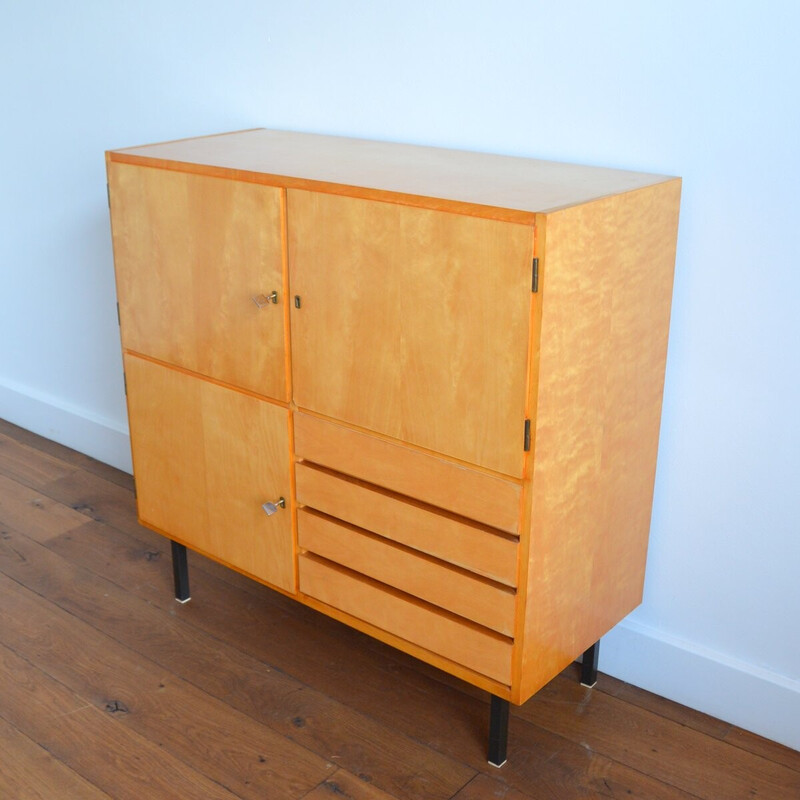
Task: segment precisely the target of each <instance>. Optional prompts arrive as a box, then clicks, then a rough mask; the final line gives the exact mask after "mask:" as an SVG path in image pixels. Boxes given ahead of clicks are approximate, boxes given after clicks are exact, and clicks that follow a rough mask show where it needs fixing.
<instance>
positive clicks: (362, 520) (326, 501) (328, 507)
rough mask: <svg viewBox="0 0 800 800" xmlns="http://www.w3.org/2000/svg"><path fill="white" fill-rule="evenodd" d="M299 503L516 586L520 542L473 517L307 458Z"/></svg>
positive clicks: (301, 468)
mask: <svg viewBox="0 0 800 800" xmlns="http://www.w3.org/2000/svg"><path fill="white" fill-rule="evenodd" d="M295 475H296V480H297V502H298V503H299V504H300V505H306V506H309V507H311V508H314V509H316V510H317V511H321V512H323V513H325V514H329V515H330V516H332V517H337V518H338V519H341V520H344V521H345V522H349V523H351V524H352V525H355V526H357V527H359V528H364V529H366V530H368V531H372V532H373V533H377V534H379V535H380V536H384V537H386V538H388V539H392V540H394V541H396V542H399V543H400V544H403V545H407V546H408V547H411V548H414V549H415V550H418V551H420V552H422V553H427V554H428V555H431V556H435V557H437V558H440V559H443V560H444V561H447V562H449V563H451V564H455V565H456V566H459V567H463V568H464V569H467V570H470V571H471V572H474V573H476V574H478V575H482V576H484V577H486V578H491V579H492V580H495V581H499V582H500V583H503V584H505V585H506V586H512V587H513V586H515V585H516V579H517V542H516V541H515V540H514V539H512V538H511V537H509V536H502V535H500V534H498V533H496V532H495V531H492V530H491V529H489V530H487V529H485V528H482V527H480V526H477V525H473V524H470V522H469V520H466V519H464V518H462V517H456V516H453V515H449V514H443V513H441V512H439V511H437V510H436V509H433V508H431V507H427V506H424V505H422V504H421V503H419V502H414V501H412V500H411V499H410V498H403V497H401V496H398V495H394V494H390V493H388V492H382V491H380V490H378V489H377V487H375V486H373V485H371V484H367V483H364V482H362V481H357V480H354V479H349V480H348V479H345V478H344V477H343V476H341V475H340V474H338V473H333V472H330V471H328V470H324V469H320V468H318V467H313V466H311V465H309V464H308V463H307V462H301V463H299V464H297V466H296V467H295Z"/></svg>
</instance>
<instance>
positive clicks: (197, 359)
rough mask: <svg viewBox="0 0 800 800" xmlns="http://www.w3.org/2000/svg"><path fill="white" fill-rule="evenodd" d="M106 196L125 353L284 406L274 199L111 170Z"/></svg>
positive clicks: (145, 171)
mask: <svg viewBox="0 0 800 800" xmlns="http://www.w3.org/2000/svg"><path fill="white" fill-rule="evenodd" d="M109 196H110V202H111V218H112V231H113V239H114V261H115V265H116V273H117V292H118V295H119V299H120V325H121V331H122V344H123V347H124V348H126V349H128V350H133V351H135V352H138V353H145V354H147V355H150V356H153V357H154V358H158V359H160V360H162V361H166V362H169V363H171V364H177V365H178V366H181V367H185V368H186V369H190V370H192V371H194V372H199V373H201V374H203V375H208V376H210V377H213V378H216V379H218V380H220V381H224V382H225V383H229V384H233V385H235V386H241V387H243V388H246V389H250V390H251V391H254V392H257V393H259V394H262V395H265V396H267V397H273V398H275V399H278V400H283V401H285V400H288V396H287V387H286V371H285V358H284V329H285V325H284V308H285V305H284V303H285V298H284V297H283V296H282V295H283V256H282V245H281V210H280V190H279V189H276V188H275V187H271V186H261V185H258V184H253V183H245V182H241V181H234V180H228V179H225V180H223V179H221V178H213V177H208V176H204V175H192V174H188V173H183V172H175V171H171V170H164V169H155V168H152V167H141V166H136V165H131V164H122V163H113V162H112V163H111V164H110V165H109ZM273 292H275V294H274V295H273V294H272V293H273ZM270 297H272V298H274V300H275V301H276V302H272V301H271V299H270ZM253 298H256V299H258V300H259V303H260V307H259V305H258V304H257V303H256V302H254V300H253Z"/></svg>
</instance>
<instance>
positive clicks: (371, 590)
mask: <svg viewBox="0 0 800 800" xmlns="http://www.w3.org/2000/svg"><path fill="white" fill-rule="evenodd" d="M300 591H301V592H303V593H304V594H308V595H309V596H311V597H314V598H316V599H317V600H320V601H321V602H323V603H325V604H327V605H329V606H332V607H333V608H337V609H340V610H342V611H344V612H345V613H347V614H352V615H353V616H355V617H358V618H359V619H363V620H364V621H365V622H369V623H371V624H373V625H377V626H378V627H380V628H383V629H384V630H386V631H389V632H390V633H392V634H394V635H395V636H399V637H400V638H403V639H408V640H409V641H411V642H413V643H414V644H418V645H420V646H421V647H425V648H428V649H429V650H431V651H433V652H435V653H438V654H440V655H442V656H444V657H445V658H450V659H452V660H453V661H455V662H457V663H459V664H463V665H464V666H466V667H469V668H470V669H473V670H475V671H476V672H479V673H481V674H483V675H486V676H488V677H489V678H492V679H494V680H497V681H499V682H501V683H505V684H508V683H510V678H511V641H510V640H508V639H505V638H503V637H501V636H498V635H497V634H491V633H490V632H489V631H484V630H481V629H479V628H478V627H477V626H473V625H469V624H467V623H466V622H462V621H460V620H459V619H458V618H456V617H453V616H450V615H447V614H444V613H439V612H437V611H436V610H435V609H434V608H433V607H432V606H427V605H425V604H422V603H416V602H414V601H413V598H411V597H409V596H408V595H403V594H401V593H400V592H395V591H393V590H391V589H390V588H389V587H387V586H385V585H383V584H377V583H375V582H373V581H370V580H367V579H365V578H362V577H360V576H358V575H356V573H354V572H349V571H346V570H342V569H338V568H336V567H335V566H334V565H332V564H330V563H329V562H325V561H322V560H319V559H316V558H314V557H312V556H309V555H305V554H304V555H301V556H300Z"/></svg>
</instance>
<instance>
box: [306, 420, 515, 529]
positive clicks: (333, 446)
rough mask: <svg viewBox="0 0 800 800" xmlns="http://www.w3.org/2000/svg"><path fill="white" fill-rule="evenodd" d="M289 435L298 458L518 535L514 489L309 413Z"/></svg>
mask: <svg viewBox="0 0 800 800" xmlns="http://www.w3.org/2000/svg"><path fill="white" fill-rule="evenodd" d="M294 435H295V452H296V454H297V456H298V458H302V459H307V460H308V461H311V462H313V463H315V464H320V465H322V466H324V467H329V468H330V469H334V470H336V471H337V472H342V473H344V474H345V475H351V476H353V477H354V478H360V479H361V480H364V481H367V482H368V483H372V484H374V485H376V486H380V487H382V488H384V489H389V490H390V491H393V492H398V493H399V494H403V495H406V496H408V497H412V498H416V499H418V500H421V501H423V502H425V503H429V504H430V505H433V506H437V507H438V508H442V509H446V510H447V511H452V512H454V513H456V514H459V515H461V516H464V517H467V518H469V519H472V520H476V521H478V522H482V523H485V524H486V525H490V526H492V527H494V528H498V529H500V530H501V531H506V532H508V533H512V534H518V532H519V513H520V495H521V493H522V490H521V488H520V486H519V484H516V483H513V482H512V481H508V480H504V479H503V478H500V477H497V476H495V475H487V474H485V473H482V472H480V471H478V470H476V469H470V468H469V467H466V466H465V465H463V464H458V463H454V462H452V461H448V460H446V459H444V458H441V457H439V456H436V455H434V454H432V453H425V452H422V451H420V450H416V449H414V448H411V447H404V446H403V445H401V444H398V443H396V442H392V441H387V440H385V439H381V438H379V437H376V436H370V435H368V434H365V433H363V432H361V431H356V430H352V429H350V428H346V427H344V426H343V425H337V424H335V423H332V422H328V421H327V420H323V419H320V418H318V417H314V416H311V415H310V414H302V413H297V414H295V415H294ZM367 527H368V526H367Z"/></svg>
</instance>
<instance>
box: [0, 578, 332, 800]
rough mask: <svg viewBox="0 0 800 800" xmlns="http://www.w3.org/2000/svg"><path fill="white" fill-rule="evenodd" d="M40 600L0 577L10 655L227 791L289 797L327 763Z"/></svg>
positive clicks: (254, 797)
mask: <svg viewBox="0 0 800 800" xmlns="http://www.w3.org/2000/svg"><path fill="white" fill-rule="evenodd" d="M48 605H49V604H48V602H47V601H45V600H43V599H41V598H39V597H38V596H36V595H34V594H33V593H32V592H30V591H28V590H27V589H23V588H20V587H19V586H18V584H16V583H15V582H13V581H11V580H10V579H9V578H6V577H5V576H2V575H0V621H2V627H3V631H4V640H5V642H6V643H7V644H8V645H9V646H11V647H12V648H13V649H14V651H15V653H17V654H18V655H21V656H23V657H24V658H26V659H27V660H28V661H31V662H35V663H36V664H37V665H38V666H39V667H40V668H41V669H43V670H45V671H46V672H47V674H48V675H50V676H51V677H52V678H54V679H55V680H57V681H58V682H59V683H61V684H62V685H64V686H66V687H68V688H70V689H71V690H72V691H75V692H76V693H78V694H79V695H80V696H82V697H85V698H87V700H88V701H89V702H90V703H91V705H92V707H93V708H94V709H96V710H99V711H101V712H104V713H106V714H107V715H108V716H109V717H110V718H113V719H114V721H115V722H116V723H117V724H118V725H120V726H123V727H125V728H129V729H131V730H132V731H135V732H136V733H137V734H139V735H140V736H142V737H143V738H145V739H149V740H154V741H155V740H158V739H159V738H161V739H162V740H163V744H162V747H163V749H164V751H165V752H166V753H169V754H170V755H171V756H173V757H175V758H177V759H179V760H180V761H181V762H183V763H186V764H188V765H190V766H191V767H192V768H193V769H194V770H196V771H197V772H198V773H199V774H201V775H205V776H206V777H207V778H209V779H211V780H213V781H216V782H217V783H220V784H223V785H225V786H226V788H228V789H229V790H230V791H232V792H233V793H234V794H235V795H236V796H237V797H240V798H243V800H260V798H263V797H264V796H265V795H269V796H270V797H274V798H276V800H277V798H283V800H290V799H291V798H295V797H297V796H300V795H302V794H303V793H305V792H307V791H308V790H309V789H311V788H312V787H314V786H315V785H316V784H317V783H318V782H319V781H320V780H323V779H324V778H325V777H327V776H328V775H329V774H330V773H331V772H332V771H333V766H332V765H331V764H330V762H328V761H327V760H326V759H324V758H321V757H320V756H315V755H313V754H311V753H309V752H308V751H307V750H306V749H305V748H304V747H302V746H300V745H297V744H294V743H288V742H286V741H285V740H284V739H283V737H281V736H280V735H279V734H277V733H275V732H274V731H272V730H270V729H269V728H267V727H265V726H262V725H259V724H258V723H256V722H254V721H253V719H252V718H251V717H249V716H247V715H245V714H242V713H237V712H232V710H231V709H230V707H229V706H228V705H227V704H226V703H224V702H223V701H220V700H215V699H212V698H210V697H209V696H208V695H207V694H205V693H204V692H202V691H200V690H198V689H196V688H195V687H194V686H192V685H191V684H189V683H187V682H185V681H182V680H180V679H176V678H175V677H174V676H172V675H171V674H169V673H168V672H167V671H166V670H164V669H163V668H162V667H160V666H158V665H157V664H154V663H152V662H151V661H149V660H148V659H145V658H143V657H142V656H140V655H139V654H137V653H134V652H132V651H130V650H129V649H128V648H125V647H124V646H123V645H120V644H118V643H117V642H115V641H114V640H113V639H111V638H110V637H108V636H105V635H103V634H101V633H98V632H97V631H96V630H95V629H94V628H93V627H92V626H91V625H89V624H87V623H85V622H80V621H78V620H76V619H75V617H74V616H73V615H71V614H68V613H66V612H63V611H60V610H53V609H50V608H49V607H48Z"/></svg>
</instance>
